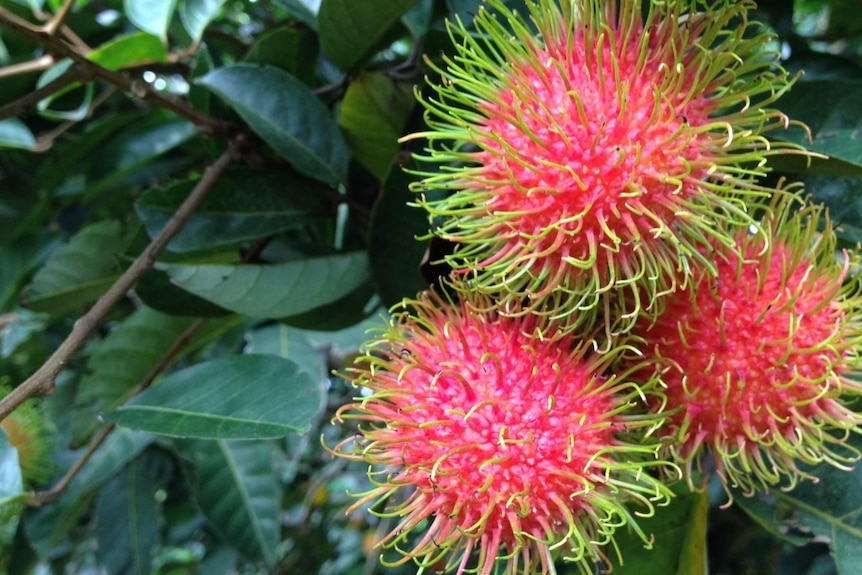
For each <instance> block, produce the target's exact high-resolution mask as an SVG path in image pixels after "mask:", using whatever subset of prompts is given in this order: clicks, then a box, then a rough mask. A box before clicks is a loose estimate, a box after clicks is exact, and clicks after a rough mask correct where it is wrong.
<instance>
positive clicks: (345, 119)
mask: <svg viewBox="0 0 862 575" xmlns="http://www.w3.org/2000/svg"><path fill="white" fill-rule="evenodd" d="M414 101H415V99H414V98H413V95H412V93H410V91H409V90H407V89H404V88H402V87H400V86H399V85H398V84H396V83H395V82H393V81H392V80H391V79H390V78H389V77H388V76H386V75H385V74H381V73H377V72H370V73H364V74H361V75H360V76H359V77H358V78H356V80H354V81H353V82H351V83H350V86H349V87H348V88H347V93H346V94H345V95H344V100H343V101H342V102H341V119H340V122H341V128H342V129H343V130H344V136H345V138H346V139H347V143H348V145H349V146H350V149H351V151H352V152H353V155H354V156H355V157H356V159H357V160H359V161H360V162H362V164H363V165H364V166H365V167H366V168H368V170H369V171H370V172H371V173H372V174H374V175H375V176H377V177H378V178H379V179H380V180H383V179H384V178H385V177H386V174H387V173H389V170H390V168H391V167H392V162H393V160H394V158H395V155H396V154H397V153H398V150H400V149H401V146H400V145H399V144H398V138H399V137H401V136H402V135H403V132H404V125H405V124H406V123H407V119H408V118H409V116H410V112H411V111H412V109H413V102H414Z"/></svg>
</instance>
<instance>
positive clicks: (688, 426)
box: [635, 206, 862, 493]
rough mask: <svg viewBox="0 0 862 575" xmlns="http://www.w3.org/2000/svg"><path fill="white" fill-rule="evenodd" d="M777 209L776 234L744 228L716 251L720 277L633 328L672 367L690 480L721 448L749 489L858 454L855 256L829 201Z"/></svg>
mask: <svg viewBox="0 0 862 575" xmlns="http://www.w3.org/2000/svg"><path fill="white" fill-rule="evenodd" d="M779 212H784V213H781V214H779V215H778V216H777V217H776V219H774V220H773V221H772V223H769V222H768V223H767V225H765V226H764V228H765V229H766V230H767V234H768V235H769V236H770V237H769V239H768V242H767V239H766V238H765V237H764V236H763V235H762V234H758V235H756V236H752V235H748V236H742V235H741V236H740V237H739V240H738V245H739V248H740V249H739V251H738V252H734V251H733V250H718V251H717V252H716V264H715V265H716V270H717V272H718V275H717V278H711V277H700V278H699V279H698V280H696V281H694V282H692V285H691V286H690V287H689V288H688V289H686V290H684V291H682V292H680V293H679V294H678V296H675V297H673V298H669V301H668V303H667V307H666V309H665V311H664V313H663V314H662V315H661V316H660V317H659V318H658V319H657V320H656V321H655V322H654V323H653V324H647V323H646V322H641V323H640V324H639V325H638V327H637V328H636V330H635V333H636V335H639V336H640V337H642V338H643V339H644V340H645V342H646V343H645V344H644V346H643V347H644V350H645V351H646V353H647V355H648V356H649V357H651V358H652V359H653V360H656V361H663V362H665V363H666V364H668V365H669V366H670V367H669V369H668V370H667V371H666V372H665V373H664V375H663V376H662V379H663V381H664V382H665V384H666V386H667V388H666V390H665V395H666V398H667V404H666V407H665V409H667V410H668V414H669V423H668V425H667V426H666V428H665V431H663V434H664V435H665V436H666V437H667V438H668V439H669V440H670V441H671V446H670V450H671V451H672V453H673V455H674V456H675V457H676V458H677V460H678V461H680V462H682V463H683V464H684V465H685V467H686V468H687V476H688V477H689V480H691V478H692V467H693V466H695V467H700V466H701V464H702V459H703V456H704V454H705V453H711V454H712V455H713V456H714V460H715V467H716V472H717V473H718V475H719V476H720V477H721V479H722V480H723V481H724V482H725V484H727V485H731V486H739V487H741V488H742V489H743V491H744V492H746V493H751V492H753V491H755V490H757V489H760V488H768V487H770V486H773V485H777V484H779V483H780V482H782V481H784V480H787V481H789V485H790V486H792V485H793V484H795V482H796V481H797V480H798V478H799V477H808V478H811V476H810V475H809V474H808V473H807V472H805V471H803V470H802V469H801V468H800V467H799V463H804V464H807V465H813V464H817V463H820V462H822V461H826V462H829V463H832V464H833V465H836V466H839V467H846V466H847V465H848V464H850V463H852V462H853V461H854V460H855V459H856V458H857V457H858V453H857V452H856V451H855V450H854V449H852V448H851V447H849V446H846V445H844V444H843V442H844V441H845V440H846V438H847V434H848V433H849V432H850V431H852V430H855V428H856V426H857V425H859V424H860V423H862V416H860V415H859V414H857V413H855V412H854V411H853V410H852V409H850V408H849V407H848V405H847V401H848V400H851V399H852V398H853V396H857V395H859V394H862V386H860V384H859V383H857V382H856V381H854V379H853V378H852V377H851V376H853V375H858V373H856V372H858V365H859V355H858V349H859V347H858V346H859V344H860V333H862V327H860V319H859V316H860V309H862V302H860V296H859V282H858V280H856V279H850V280H849V281H848V278H847V272H848V269H849V266H850V263H851V262H850V259H849V258H850V256H849V255H848V254H846V253H845V254H844V258H845V262H844V264H843V265H842V264H839V263H836V262H835V261H834V260H833V259H832V252H833V248H834V236H833V235H832V232H831V228H829V225H828V221H827V222H826V227H827V231H826V232H825V233H824V234H823V235H820V234H818V232H817V226H818V223H819V222H821V218H820V215H821V211H820V209H819V208H811V209H806V210H804V211H803V213H802V214H801V215H799V216H794V217H792V219H789V218H791V216H788V215H787V213H786V206H779ZM788 219H789V221H782V220H788ZM770 226H772V229H770ZM854 257H855V256H854Z"/></svg>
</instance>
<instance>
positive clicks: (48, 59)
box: [0, 54, 54, 79]
mask: <svg viewBox="0 0 862 575" xmlns="http://www.w3.org/2000/svg"><path fill="white" fill-rule="evenodd" d="M53 65H54V57H53V56H51V55H50V54H45V55H44V56H39V57H38V58H34V59H32V60H27V61H26V62H18V63H17V64H10V65H8V66H3V67H2V68H0V79H2V78H10V77H12V76H18V75H19V74H32V73H33V72H42V71H44V70H47V69H48V68H50V67H51V66H53Z"/></svg>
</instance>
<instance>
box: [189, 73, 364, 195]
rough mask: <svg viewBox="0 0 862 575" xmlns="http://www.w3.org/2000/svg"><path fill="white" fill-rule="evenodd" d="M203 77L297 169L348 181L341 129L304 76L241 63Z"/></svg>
mask: <svg viewBox="0 0 862 575" xmlns="http://www.w3.org/2000/svg"><path fill="white" fill-rule="evenodd" d="M198 82H199V83H201V84H202V85H204V86H206V87H207V88H209V89H210V90H212V91H213V92H214V93H215V94H216V95H218V96H219V97H220V98H222V99H223V100H224V101H225V102H227V103H228V104H229V105H230V106H231V107H232V108H233V109H234V110H236V112H237V114H239V115H240V117H241V118H242V119H243V120H244V121H245V122H246V123H247V124H248V125H249V127H250V128H251V129H252V130H254V132H255V133H256V134H257V135H258V136H260V137H261V138H263V140H264V141H265V142H266V143H267V144H269V145H270V146H272V148H273V149H274V150H275V151H276V152H277V153H278V154H279V155H281V156H282V157H284V158H285V159H286V160H287V161H289V162H290V163H291V165H292V166H293V167H294V168H295V169H296V170H297V171H298V172H300V173H302V174H304V175H306V176H309V177H312V178H315V179H317V180H320V181H322V182H324V183H327V184H329V185H331V186H337V185H338V184H339V183H342V182H344V181H345V179H346V175H347V164H348V160H349V159H350V152H349V151H348V149H347V145H346V144H345V143H344V138H343V137H342V135H341V131H340V130H339V129H338V125H337V124H336V123H335V121H334V120H333V119H332V116H331V115H330V113H329V110H328V109H327V108H326V106H324V105H323V102H321V101H320V100H319V99H318V98H317V96H315V95H314V94H313V93H312V92H311V91H310V90H309V89H308V87H307V86H306V85H305V84H303V83H302V82H301V81H300V80H298V79H297V78H295V77H294V76H292V75H290V74H289V73H287V72H285V71H283V70H279V69H278V68H273V67H272V66H263V67H261V66H255V65H251V64H236V65H233V66H225V67H222V68H218V69H216V70H213V71H212V72H210V73H209V74H207V75H206V76H204V77H203V78H201V79H200V80H198Z"/></svg>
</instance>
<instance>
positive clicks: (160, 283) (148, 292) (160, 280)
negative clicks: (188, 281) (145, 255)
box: [135, 270, 230, 317]
mask: <svg viewBox="0 0 862 575" xmlns="http://www.w3.org/2000/svg"><path fill="white" fill-rule="evenodd" d="M135 294H136V295H137V296H138V297H139V298H141V301H142V302H144V303H145V304H146V305H148V306H149V307H151V308H153V309H154V310H156V311H160V312H162V313H166V314H169V315H179V316H194V317H219V316H223V315H227V314H229V313H230V312H229V311H228V310H226V309H224V308H221V307H219V306H217V305H215V304H213V303H211V302H208V301H207V300H205V299H203V298H200V297H198V296H196V295H192V294H190V293H189V292H187V291H186V290H184V289H181V288H178V287H177V286H176V285H174V284H173V283H172V282H171V279H170V278H169V277H168V274H166V273H165V272H163V271H159V270H150V271H148V272H147V273H145V274H144V277H142V278H141V279H140V280H139V281H138V283H137V285H136V286H135Z"/></svg>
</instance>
